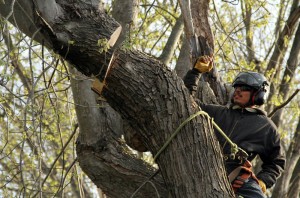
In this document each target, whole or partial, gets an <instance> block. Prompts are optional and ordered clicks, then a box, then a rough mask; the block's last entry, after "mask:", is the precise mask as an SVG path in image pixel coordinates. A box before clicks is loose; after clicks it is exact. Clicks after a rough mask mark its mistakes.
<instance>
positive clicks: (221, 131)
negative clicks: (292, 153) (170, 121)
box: [154, 111, 248, 161]
mask: <svg viewBox="0 0 300 198" xmlns="http://www.w3.org/2000/svg"><path fill="white" fill-rule="evenodd" d="M199 115H205V116H207V118H208V119H211V120H212V123H213V125H214V127H215V128H216V129H217V131H218V132H219V133H220V134H221V135H222V136H223V137H224V138H225V140H226V141H227V142H228V143H229V144H230V146H231V153H232V154H234V155H235V154H236V153H237V152H238V151H241V152H242V154H243V155H244V156H248V154H247V153H246V152H245V151H244V150H243V149H241V148H239V147H238V146H237V145H236V144H235V143H234V142H232V141H231V140H230V138H229V137H228V136H227V135H226V134H225V133H224V131H223V130H222V129H221V128H220V127H219V126H218V125H217V124H216V123H215V121H214V120H213V119H212V118H211V117H210V116H209V115H208V114H207V113H206V112H205V111H198V112H197V113H195V114H193V115H191V116H190V117H188V118H187V119H186V120H184V121H183V122H182V123H181V124H180V125H179V127H178V128H177V129H176V130H175V132H174V133H173V134H172V135H171V137H170V138H169V139H168V140H167V141H166V142H165V144H164V145H163V146H162V147H161V149H160V150H159V151H158V152H157V153H156V155H155V156H154V161H155V160H156V159H157V158H158V156H159V155H160V154H161V153H162V152H163V151H164V150H165V148H166V147H167V146H168V145H169V143H170V142H171V141H172V140H173V139H174V137H175V136H176V135H177V134H178V132H179V131H180V130H181V129H182V127H184V126H185V125H186V124H187V123H188V122H190V121H191V120H192V119H194V118H196V117H197V116H199Z"/></svg>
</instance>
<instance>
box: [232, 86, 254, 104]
mask: <svg viewBox="0 0 300 198" xmlns="http://www.w3.org/2000/svg"><path fill="white" fill-rule="evenodd" d="M251 92H252V90H251V88H250V87H247V86H236V87H235V89H234V93H233V97H232V99H233V103H234V104H237V105H239V106H240V107H245V105H246V104H247V103H248V102H249V100H250V97H251Z"/></svg>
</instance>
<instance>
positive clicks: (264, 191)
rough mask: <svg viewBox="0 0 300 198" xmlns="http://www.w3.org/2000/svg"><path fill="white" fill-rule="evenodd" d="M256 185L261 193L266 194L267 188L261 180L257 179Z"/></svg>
mask: <svg viewBox="0 0 300 198" xmlns="http://www.w3.org/2000/svg"><path fill="white" fill-rule="evenodd" d="M258 184H259V186H260V188H261V190H262V191H263V193H266V191H267V187H266V184H265V182H263V181H262V180H260V179H258Z"/></svg>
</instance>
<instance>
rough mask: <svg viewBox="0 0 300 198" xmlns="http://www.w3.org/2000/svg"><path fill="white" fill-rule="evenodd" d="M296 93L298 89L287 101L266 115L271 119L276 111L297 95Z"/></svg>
mask: <svg viewBox="0 0 300 198" xmlns="http://www.w3.org/2000/svg"><path fill="white" fill-rule="evenodd" d="M298 92H299V89H296V91H295V92H294V93H293V94H292V95H291V96H290V97H289V98H288V99H287V101H285V102H284V103H282V104H281V105H279V106H277V107H276V108H275V109H273V111H272V112H271V113H270V114H269V115H268V117H272V116H273V115H274V114H275V113H276V111H278V110H279V109H281V108H283V107H284V106H286V105H287V104H288V103H289V102H290V101H291V100H292V99H293V98H294V97H295V96H296V95H297V94H298Z"/></svg>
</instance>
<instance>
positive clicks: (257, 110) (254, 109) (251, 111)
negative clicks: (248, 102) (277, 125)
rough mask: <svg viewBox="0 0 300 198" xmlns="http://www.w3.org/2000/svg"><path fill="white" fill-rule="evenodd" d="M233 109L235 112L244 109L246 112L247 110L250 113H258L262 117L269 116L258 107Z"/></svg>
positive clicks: (237, 107) (236, 106)
mask: <svg viewBox="0 0 300 198" xmlns="http://www.w3.org/2000/svg"><path fill="white" fill-rule="evenodd" d="M231 108H232V109H233V110H235V109H244V110H246V111H248V112H250V113H257V114H262V115H265V116H266V115H267V113H266V112H265V111H264V110H262V109H260V108H258V107H257V106H255V107H246V108H242V107H240V106H239V105H232V106H231Z"/></svg>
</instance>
